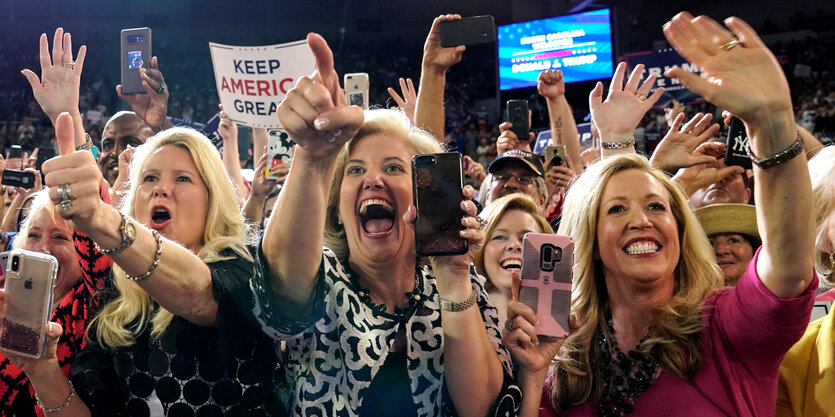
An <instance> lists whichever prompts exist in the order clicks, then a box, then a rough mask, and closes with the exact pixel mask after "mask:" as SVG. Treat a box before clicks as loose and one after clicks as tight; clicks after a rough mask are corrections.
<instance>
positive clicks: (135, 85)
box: [121, 28, 152, 94]
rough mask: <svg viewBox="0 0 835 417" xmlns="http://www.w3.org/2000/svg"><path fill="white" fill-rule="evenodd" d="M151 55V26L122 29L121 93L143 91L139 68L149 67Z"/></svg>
mask: <svg viewBox="0 0 835 417" xmlns="http://www.w3.org/2000/svg"><path fill="white" fill-rule="evenodd" d="M151 56H152V55H151V28H134V29H122V36H121V60H122V64H121V67H122V68H121V70H122V94H137V93H140V94H141V93H145V87H143V86H142V78H140V77H139V68H142V67H145V68H150V66H151Z"/></svg>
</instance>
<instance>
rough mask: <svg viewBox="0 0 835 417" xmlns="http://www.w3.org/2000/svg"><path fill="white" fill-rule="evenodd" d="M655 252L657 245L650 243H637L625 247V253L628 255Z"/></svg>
mask: <svg viewBox="0 0 835 417" xmlns="http://www.w3.org/2000/svg"><path fill="white" fill-rule="evenodd" d="M655 252H658V245H657V244H655V243H652V242H637V243H633V244H631V245H629V246H627V247H626V253H628V254H630V255H639V254H643V253H655Z"/></svg>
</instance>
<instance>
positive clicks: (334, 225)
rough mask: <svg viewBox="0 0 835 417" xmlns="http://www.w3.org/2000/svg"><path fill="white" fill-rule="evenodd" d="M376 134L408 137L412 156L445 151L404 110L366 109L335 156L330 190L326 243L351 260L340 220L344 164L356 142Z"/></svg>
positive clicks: (339, 254)
mask: <svg viewBox="0 0 835 417" xmlns="http://www.w3.org/2000/svg"><path fill="white" fill-rule="evenodd" d="M377 133H380V134H384V135H388V136H391V137H393V138H401V139H403V140H405V142H406V148H407V149H408V150H409V152H410V153H411V154H412V155H417V154H423V153H439V152H443V151H444V149H443V147H442V146H441V144H440V143H438V141H437V139H435V137H434V136H432V135H431V134H429V133H428V132H426V131H424V130H421V129H419V128H417V127H415V126H414V125H413V124H412V122H411V121H409V118H408V117H406V115H405V114H404V113H403V111H401V110H394V109H371V110H366V111H365V121H364V122H363V124H362V126H361V127H360V129H359V131H357V134H356V135H354V137H353V138H352V139H351V140H349V141H348V142H346V143H345V146H343V147H342V151H341V152H340V153H339V156H338V157H337V159H336V171H335V172H334V174H333V181H332V182H331V188H330V192H329V193H328V208H327V217H326V219H327V220H326V221H325V238H324V243H325V246H327V247H328V248H330V249H331V250H332V251H333V252H334V254H336V256H337V257H338V258H339V259H342V260H346V259H348V238H347V236H346V235H345V228H344V227H342V225H341V224H339V222H338V219H339V191H340V188H341V187H342V179H343V178H345V164H346V163H347V162H348V156H349V155H350V154H351V150H352V149H353V147H354V144H356V143H357V142H359V141H360V140H362V138H364V137H366V136H370V135H374V134H377Z"/></svg>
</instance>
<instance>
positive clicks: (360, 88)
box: [344, 72, 368, 110]
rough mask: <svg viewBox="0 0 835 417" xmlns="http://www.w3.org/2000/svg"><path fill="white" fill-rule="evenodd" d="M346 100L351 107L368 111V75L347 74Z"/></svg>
mask: <svg viewBox="0 0 835 417" xmlns="http://www.w3.org/2000/svg"><path fill="white" fill-rule="evenodd" d="M344 85H345V98H346V99H347V100H348V104H349V105H351V106H359V107H360V108H362V109H363V110H367V109H368V74H366V73H364V72H355V73H351V74H345V80H344Z"/></svg>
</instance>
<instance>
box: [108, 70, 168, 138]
mask: <svg viewBox="0 0 835 417" xmlns="http://www.w3.org/2000/svg"><path fill="white" fill-rule="evenodd" d="M139 76H140V77H141V78H142V87H144V88H145V92H144V93H136V94H122V85H121V84H119V85H117V86H116V93H117V94H119V98H121V99H122V100H125V101H126V102H127V103H128V104H130V107H131V109H133V112H134V113H136V115H137V116H139V117H141V118H142V120H144V121H145V123H146V124H147V125H148V126H150V127H151V129H153V130H154V132H155V133H158V132H160V131H162V130H165V129H168V128H169V127H172V126H173V125H172V124H171V120H169V119H168V116H167V114H168V96H169V91H168V86H167V85H166V84H165V78H164V77H163V76H162V72H161V71H160V70H159V60H158V59H157V57H153V58H151V67H150V68H145V67H142V68H140V69H139Z"/></svg>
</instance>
